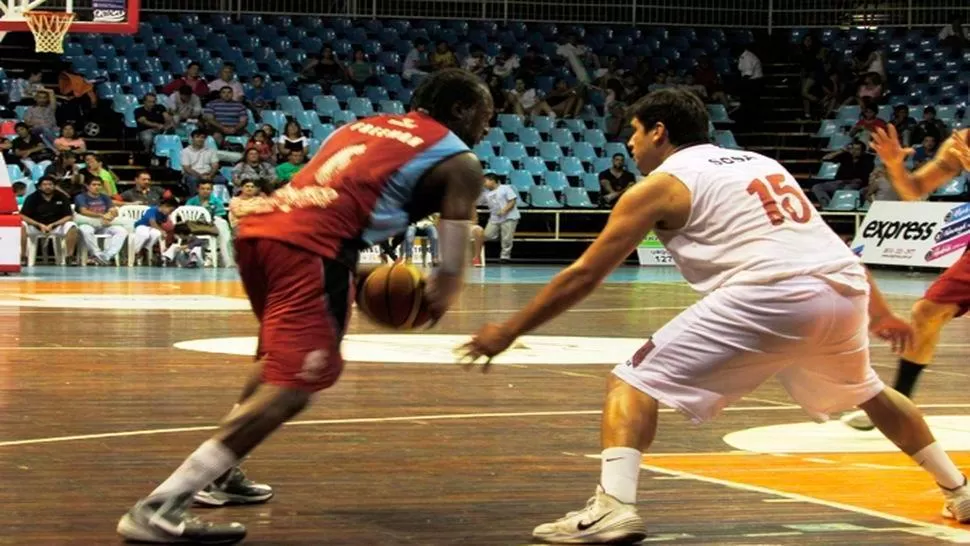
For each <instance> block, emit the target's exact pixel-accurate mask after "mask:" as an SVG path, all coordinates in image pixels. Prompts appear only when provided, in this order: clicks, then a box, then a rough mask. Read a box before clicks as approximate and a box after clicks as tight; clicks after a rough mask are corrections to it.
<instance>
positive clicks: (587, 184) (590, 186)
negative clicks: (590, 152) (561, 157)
mask: <svg viewBox="0 0 970 546" xmlns="http://www.w3.org/2000/svg"><path fill="white" fill-rule="evenodd" d="M583 189H585V190H586V191H587V192H594V193H599V192H600V191H602V186H600V177H599V174H598V173H586V174H584V175H583Z"/></svg>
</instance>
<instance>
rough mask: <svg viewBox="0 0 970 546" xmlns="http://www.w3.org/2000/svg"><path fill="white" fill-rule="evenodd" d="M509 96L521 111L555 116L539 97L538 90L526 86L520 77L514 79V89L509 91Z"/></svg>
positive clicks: (534, 114)
mask: <svg viewBox="0 0 970 546" xmlns="http://www.w3.org/2000/svg"><path fill="white" fill-rule="evenodd" d="M509 95H510V97H512V98H514V99H515V102H517V103H518V104H519V106H521V107H522V112H523V113H527V114H531V115H533V116H555V115H556V113H555V112H553V111H552V108H549V105H548V104H547V103H546V101H544V100H542V99H540V98H539V92H538V91H537V90H536V88H534V87H527V86H526V84H525V81H524V80H522V79H518V80H515V89H513V90H511V91H509Z"/></svg>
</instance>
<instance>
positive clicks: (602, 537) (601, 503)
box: [532, 486, 970, 544]
mask: <svg viewBox="0 0 970 546" xmlns="http://www.w3.org/2000/svg"><path fill="white" fill-rule="evenodd" d="M968 508H970V504H968ZM532 536H533V537H534V538H536V539H539V540H542V541H545V542H551V543H554V544H632V543H635V542H639V541H641V540H643V539H644V538H646V537H647V528H646V526H645V525H644V524H643V520H642V519H641V518H640V515H639V514H637V507H636V505H633V504H624V503H622V502H620V501H618V500H616V499H615V498H613V497H611V496H609V495H607V494H606V493H605V492H604V491H603V488H602V487H601V486H597V487H596V495H594V496H593V497H592V498H591V499H589V501H587V502H586V508H584V509H582V510H579V511H578V512H570V513H568V514H566V515H565V517H562V518H560V519H559V520H557V521H554V522H552V523H543V524H542V525H540V526H538V527H536V528H535V530H534V531H532Z"/></svg>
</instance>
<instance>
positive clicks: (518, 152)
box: [502, 142, 529, 161]
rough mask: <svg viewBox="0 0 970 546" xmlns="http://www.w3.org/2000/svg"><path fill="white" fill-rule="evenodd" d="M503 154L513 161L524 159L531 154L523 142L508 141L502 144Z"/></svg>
mask: <svg viewBox="0 0 970 546" xmlns="http://www.w3.org/2000/svg"><path fill="white" fill-rule="evenodd" d="M502 155H504V156H505V157H507V158H509V159H511V160H512V161H522V160H523V159H525V158H526V157H528V156H529V154H527V153H526V151H525V145H524V144H522V143H521V142H506V143H504V144H502Z"/></svg>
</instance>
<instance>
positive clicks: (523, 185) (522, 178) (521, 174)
mask: <svg viewBox="0 0 970 546" xmlns="http://www.w3.org/2000/svg"><path fill="white" fill-rule="evenodd" d="M509 184H511V185H512V187H513V188H515V191H517V192H520V193H529V192H530V191H531V190H532V188H533V187H534V186H535V185H536V183H535V179H534V178H532V174H531V173H530V172H528V171H521V170H518V171H512V173H511V174H510V175H509Z"/></svg>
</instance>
